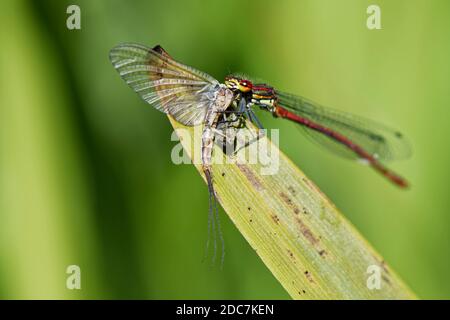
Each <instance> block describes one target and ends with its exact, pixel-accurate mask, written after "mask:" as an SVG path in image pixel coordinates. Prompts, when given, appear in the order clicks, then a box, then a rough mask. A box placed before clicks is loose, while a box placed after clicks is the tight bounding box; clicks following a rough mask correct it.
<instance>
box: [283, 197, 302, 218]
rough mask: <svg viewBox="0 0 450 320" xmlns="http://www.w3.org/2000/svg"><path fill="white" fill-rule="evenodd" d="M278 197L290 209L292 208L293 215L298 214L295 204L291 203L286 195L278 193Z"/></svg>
mask: <svg viewBox="0 0 450 320" xmlns="http://www.w3.org/2000/svg"><path fill="white" fill-rule="evenodd" d="M280 197H281V199H282V200H283V201H284V202H285V203H286V204H287V205H288V206H289V207H290V208H292V210H293V211H294V213H295V214H298V213H299V212H300V210H299V209H298V207H297V206H296V205H295V203H294V202H293V201H292V199H291V198H289V196H288V195H287V194H286V193H284V192H280Z"/></svg>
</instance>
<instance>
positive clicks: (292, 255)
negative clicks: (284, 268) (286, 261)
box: [287, 249, 295, 260]
mask: <svg viewBox="0 0 450 320" xmlns="http://www.w3.org/2000/svg"><path fill="white" fill-rule="evenodd" d="M287 252H288V254H289V257H291V258H292V259H293V260H295V258H294V254H293V253H292V251H291V250H289V249H287Z"/></svg>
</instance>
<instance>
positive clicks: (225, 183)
mask: <svg viewBox="0 0 450 320" xmlns="http://www.w3.org/2000/svg"><path fill="white" fill-rule="evenodd" d="M169 119H170V121H171V123H172V125H173V127H174V128H175V129H176V130H177V133H178V135H179V136H180V141H181V143H182V144H183V147H184V149H185V150H186V152H187V153H188V154H189V156H190V157H191V159H192V158H193V159H194V161H193V163H194V164H195V166H196V167H197V169H198V170H199V172H200V173H201V174H202V175H203V173H202V169H201V163H200V161H198V159H199V155H198V151H199V149H200V147H199V143H200V141H201V128H198V127H197V128H195V130H194V128H192V127H185V126H183V125H181V124H179V123H177V122H176V121H175V120H173V119H171V118H170V117H169ZM181 133H184V134H181ZM186 133H187V134H188V136H187V137H186ZM194 141H195V143H196V144H197V145H196V148H193V142H194ZM261 142H262V145H265V143H267V146H268V147H267V148H268V149H269V150H272V152H279V163H278V172H277V173H276V174H273V175H264V174H262V173H263V172H264V169H263V168H264V165H261V164H260V163H257V164H236V163H234V164H233V163H231V164H230V163H226V161H228V162H232V160H233V158H232V157H229V156H225V155H224V154H223V152H222V150H221V149H220V148H219V147H218V146H215V149H214V157H213V159H214V160H215V161H214V163H215V164H213V167H212V170H213V175H214V177H213V179H214V187H215V189H216V193H217V197H218V199H219V201H220V203H221V205H222V207H223V208H224V210H225V212H226V213H227V214H228V216H229V217H230V219H231V220H232V221H233V223H234V224H235V225H236V227H237V228H238V230H239V231H240V232H241V234H242V235H243V236H244V238H245V239H246V240H247V241H248V242H249V244H250V245H251V247H252V248H253V249H254V250H255V251H256V252H257V254H258V255H259V256H260V258H261V260H262V261H263V262H264V263H265V265H266V266H267V267H268V268H269V270H270V271H271V272H272V274H273V275H274V276H275V277H276V278H277V279H278V281H279V282H280V283H281V285H282V286H283V287H284V288H285V289H286V291H287V292H288V293H289V294H290V295H291V297H292V298H294V299H414V298H415V295H414V293H412V292H411V291H410V290H409V289H408V288H407V286H406V285H405V284H404V283H403V282H402V280H401V279H400V278H399V277H398V276H397V275H396V274H395V272H394V271H393V270H392V269H391V268H390V267H389V266H388V265H387V264H386V262H385V261H384V260H383V258H382V257H381V256H380V255H379V254H378V253H376V252H375V250H374V249H373V248H372V247H371V246H370V245H369V243H368V242H367V241H366V240H365V239H364V238H363V237H362V236H361V234H360V233H359V232H358V231H357V230H356V229H355V227H354V226H353V225H351V224H350V222H349V221H348V220H346V219H345V217H344V216H343V215H342V214H341V213H340V212H339V210H338V209H337V208H336V207H335V206H334V204H333V203H332V202H331V201H330V200H329V199H328V198H327V197H326V196H325V195H324V194H323V193H322V192H321V191H320V190H319V189H318V188H317V186H316V185H314V183H312V182H311V181H310V180H309V179H308V178H307V177H306V176H305V175H304V174H303V172H301V171H300V170H299V169H298V168H297V166H295V164H294V163H293V162H292V161H291V160H289V158H287V157H286V156H285V155H284V154H283V153H282V152H281V151H279V149H278V148H277V146H275V145H274V144H273V143H272V142H270V141H269V140H268V139H267V138H266V137H264V138H262V139H261ZM190 150H197V152H194V153H192V152H190ZM243 152H249V156H250V157H249V159H252V158H251V157H252V156H256V153H257V149H256V148H251V147H248V148H245V149H243V150H240V151H239V152H238V155H237V158H239V155H240V153H243ZM218 160H222V162H223V164H217V162H218ZM266 169H267V168H266ZM205 192H206V191H205ZM377 279H379V282H377ZM377 284H379V289H378V288H377ZM370 288H372V289H370Z"/></svg>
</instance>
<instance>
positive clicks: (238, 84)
mask: <svg viewBox="0 0 450 320" xmlns="http://www.w3.org/2000/svg"><path fill="white" fill-rule="evenodd" d="M225 85H226V86H227V87H228V88H229V89H231V90H234V91H240V92H243V93H246V92H250V91H251V90H252V87H253V84H252V82H251V81H249V80H246V79H241V78H239V77H236V76H226V77H225Z"/></svg>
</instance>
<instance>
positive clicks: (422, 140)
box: [0, 0, 450, 299]
mask: <svg viewBox="0 0 450 320" xmlns="http://www.w3.org/2000/svg"><path fill="white" fill-rule="evenodd" d="M69 4H78V5H79V6H80V7H81V26H82V29H81V30H73V31H71V30H68V29H67V28H66V18H67V16H68V15H67V14H66V8H67V6H68V5H69ZM370 4H378V5H379V6H380V7H381V10H382V28H383V29H382V30H373V31H370V30H368V29H367V27H366V19H367V14H366V8H367V7H368V6H369V5H370ZM449 10H450V2H449V1H447V0H433V1H426V0H417V1H407V0H403V1H400V0H398V1H388V0H371V1H366V0H342V1H332V0H308V1H268V0H266V1H242V0H236V1H230V0H228V1H206V0H204V1H166V0H165V1H124V0H122V1H119V0H110V1H106V0H95V1H88V0H86V1H56V0H55V1H8V0H6V1H1V4H0V18H1V19H0V35H1V38H0V43H1V50H0V297H1V298H23V299H27V298H61V299H66V298H75V299H78V298H100V299H104V298H145V299H147V298H149V299H157V298H158V299H165V298H192V299H195V298H206V299H208V298H225V299H228V298H234V299H241V298H252V299H256V298H267V299H271V298H274V299H284V298H289V297H288V295H287V294H286V293H285V292H284V290H283V289H282V287H281V286H280V285H279V283H278V282H277V281H276V280H275V279H274V277H273V276H272V275H271V273H270V272H269V271H268V270H267V269H266V267H265V266H264V265H263V263H262V262H261V261H260V260H259V258H258V257H257V255H256V254H255V252H254V251H253V250H252V249H251V248H250V247H249V245H248V244H247V243H246V241H245V240H244V239H243V238H242V236H241V235H240V234H239V232H238V231H237V230H236V228H235V227H234V226H233V224H232V223H231V222H230V221H229V219H228V218H227V217H226V215H225V214H223V211H222V225H223V229H224V236H225V239H226V245H227V256H226V260H225V264H224V268H223V270H220V268H219V267H211V266H210V265H209V264H208V263H202V258H203V251H204V246H205V241H206V231H207V216H206V213H207V208H208V195H207V190H206V186H205V185H204V183H203V181H202V179H201V178H200V176H199V175H198V173H197V172H196V170H195V169H194V167H193V166H190V165H182V166H176V165H174V164H172V162H171V160H170V151H171V149H172V147H173V146H174V144H175V142H171V141H170V135H171V132H172V129H171V126H170V124H169V122H168V121H167V118H166V117H165V116H164V115H163V114H162V113H159V112H157V111H155V110H153V109H152V108H151V107H149V106H147V105H145V104H144V103H143V102H142V101H141V100H140V99H139V98H138V97H137V95H136V94H135V93H133V92H132V90H131V89H129V88H128V87H127V86H126V85H125V84H124V82H123V81H122V80H121V79H120V78H119V76H118V74H117V72H116V71H115V70H114V69H113V67H112V66H111V64H110V62H109V60H108V51H109V49H110V48H112V47H113V46H114V45H116V44H118V43H121V42H139V43H142V44H146V45H148V46H153V45H155V44H161V45H162V46H163V47H164V48H166V50H167V51H168V52H169V53H170V54H171V55H172V56H173V57H175V58H177V59H178V60H179V61H181V62H183V63H186V64H188V65H192V66H194V67H197V68H198V69H200V70H203V71H205V72H208V73H209V74H211V75H212V76H214V77H216V78H217V79H223V77H224V76H225V75H226V74H227V73H228V72H229V71H240V72H245V73H247V74H251V75H253V76H255V77H260V78H262V79H265V80H266V81H268V82H270V83H271V84H272V85H274V86H276V87H278V88H281V89H283V90H285V91H290V92H293V93H299V94H302V95H304V96H307V97H309V98H311V99H313V100H315V101H318V102H320V103H322V104H324V105H328V106H332V107H334V108H337V109H341V110H345V111H350V112H353V113H357V114H360V115H364V116H366V117H369V118H373V119H376V120H378V121H381V122H384V123H386V124H389V125H391V126H394V127H396V128H398V129H400V130H401V131H402V132H403V133H404V134H405V135H407V136H408V137H409V140H410V141H411V143H412V146H413V150H414V155H413V157H412V158H411V159H409V160H408V161H402V162H399V163H395V164H393V165H392V167H393V168H394V169H396V170H397V171H399V172H400V173H401V174H403V175H404V176H406V177H408V178H409V180H410V182H411V184H412V187H411V189H410V190H407V191H402V190H399V189H397V188H396V187H395V186H392V185H390V184H389V183H388V182H387V181H385V180H384V179H382V178H381V177H379V176H378V175H377V174H375V173H374V172H373V171H372V170H369V169H368V168H366V167H364V166H360V165H358V164H355V163H353V162H349V161H347V160H343V159H340V158H338V157H335V156H334V155H333V154H329V153H328V152H326V151H324V150H323V149H322V148H320V147H317V146H316V145H314V144H311V143H310V142H309V141H308V139H306V138H304V137H303V136H302V135H301V134H300V133H299V131H298V130H297V129H296V128H295V126H294V125H293V124H291V123H287V122H285V121H280V120H277V119H272V118H271V116H270V115H262V116H261V117H262V120H264V122H265V124H266V126H267V127H272V128H280V129H281V133H280V145H281V149H282V150H283V151H284V152H286V153H287V154H288V155H289V156H290V157H291V158H292V159H293V160H294V161H295V163H297V164H298V166H299V167H300V168H301V169H302V170H303V171H304V172H305V173H306V174H307V175H308V176H309V177H310V178H311V179H312V180H313V181H315V182H316V183H317V184H318V185H319V186H320V188H321V189H322V190H323V191H324V192H325V193H326V194H327V195H328V196H329V197H330V198H331V199H332V200H333V201H334V202H335V203H336V205H337V206H338V207H339V208H340V209H341V210H342V212H343V213H344V214H345V215H346V216H347V217H348V218H349V219H350V220H351V221H352V223H354V224H355V225H356V227H357V228H358V229H359V230H360V231H361V233H362V234H363V235H364V236H365V237H366V238H367V239H368V240H369V241H370V242H371V243H372V244H373V245H374V247H375V248H376V249H377V250H378V251H379V252H380V253H381V254H382V255H383V256H384V258H385V259H386V261H387V262H388V263H389V264H390V265H391V266H392V267H393V268H394V269H395V270H396V271H397V272H398V273H399V274H400V275H401V277H402V278H403V279H404V280H405V282H406V283H407V284H408V285H409V286H410V287H411V288H412V289H413V290H414V291H415V292H416V293H417V294H418V296H419V297H421V298H448V297H450V250H449V245H450V234H449V225H450V215H449V209H448V208H449V205H450V197H449V191H448V189H449V180H450V174H449V167H448V163H449V160H450V159H449V158H450V152H449V143H448V136H449V134H450V126H449V115H450V113H449V111H448V109H449V108H450V93H449V89H448V88H449V87H448V86H449V80H450V79H449V78H450V63H449V57H450V42H449V39H450V20H449V19H448V12H449ZM71 264H76V265H79V266H80V267H81V276H82V280H81V281H82V284H81V285H82V290H73V291H71V290H68V289H66V286H65V284H66V277H67V274H66V273H65V271H66V268H67V266H68V265H71Z"/></svg>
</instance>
